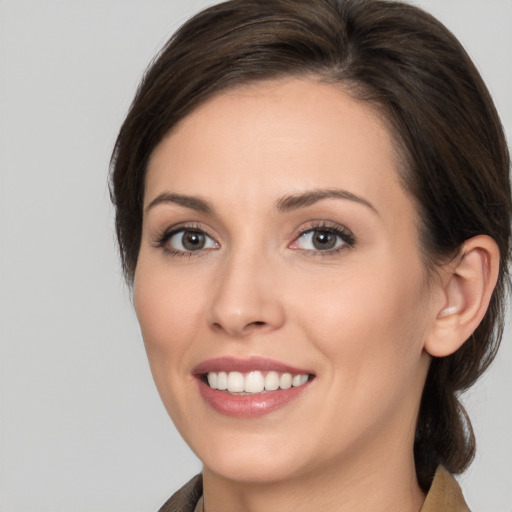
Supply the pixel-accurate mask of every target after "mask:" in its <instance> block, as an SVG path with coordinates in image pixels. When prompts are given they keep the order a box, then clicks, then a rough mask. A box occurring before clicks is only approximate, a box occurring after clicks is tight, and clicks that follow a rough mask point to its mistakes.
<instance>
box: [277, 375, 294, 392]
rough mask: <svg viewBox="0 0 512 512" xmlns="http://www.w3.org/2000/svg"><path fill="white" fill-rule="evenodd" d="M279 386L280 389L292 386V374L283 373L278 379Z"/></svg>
mask: <svg viewBox="0 0 512 512" xmlns="http://www.w3.org/2000/svg"><path fill="white" fill-rule="evenodd" d="M279 387H280V388H281V389H290V388H291V387H292V374H291V373H283V375H281V378H280V379H279Z"/></svg>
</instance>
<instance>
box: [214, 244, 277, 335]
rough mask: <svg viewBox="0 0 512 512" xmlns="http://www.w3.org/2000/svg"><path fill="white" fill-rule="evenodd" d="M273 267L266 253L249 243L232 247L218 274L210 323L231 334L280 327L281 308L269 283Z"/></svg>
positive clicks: (270, 282) (271, 278)
mask: <svg viewBox="0 0 512 512" xmlns="http://www.w3.org/2000/svg"><path fill="white" fill-rule="evenodd" d="M274 270H275V269H274V268H273V264H272V259H271V258H270V257H269V255H268V254H266V253H265V251H264V250H258V248H257V247H254V245H253V244H252V243H245V244H243V243H240V244H239V245H237V246H234V247H232V248H231V250H230V251H229V252H228V253H227V254H226V257H225V259H224V261H223V262H222V266H221V270H220V272H219V275H218V277H217V281H216V288H215V293H214V294H213V299H212V304H211V318H210V323H211V325H213V326H214V327H215V328H217V329H222V330H223V331H224V332H226V333H228V334H229V335H231V336H241V335H246V334H248V333H249V332H253V331H254V330H260V331H261V330H267V331H268V330H273V329H276V328H278V327H280V326H281V325H282V323H283V321H284V310H283V304H282V303H281V302H280V300H279V295H278V294H277V293H276V291H277V290H276V289H275V287H273V286H272V281H273V275H274Z"/></svg>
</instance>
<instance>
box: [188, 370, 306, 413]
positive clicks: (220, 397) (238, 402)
mask: <svg viewBox="0 0 512 512" xmlns="http://www.w3.org/2000/svg"><path fill="white" fill-rule="evenodd" d="M198 383H199V392H200V393H201V396H202V397H203V399H204V401H205V402H206V403H207V404H208V405H210V406H211V407H212V408H213V409H214V410H216V411H217V412H219V413H221V414H224V415H226V416H233V417H237V418H258V417H259V416H264V415H265V414H269V413H271V412H273V411H276V410H278V409H281V408H282V407H285V406H286V405H288V404H289V403H290V402H292V401H293V400H295V399H296V398H297V397H299V396H300V395H301V394H302V393H303V392H304V391H305V389H306V388H307V387H308V386H309V383H310V381H308V382H306V384H303V385H302V386H297V387H292V388H289V389H281V390H276V391H267V392H266V393H262V394H254V395H232V394H231V393H228V392H227V391H219V390H218V389H212V388H211V387H210V386H208V385H207V384H205V383H204V382H203V381H202V380H200V379H198Z"/></svg>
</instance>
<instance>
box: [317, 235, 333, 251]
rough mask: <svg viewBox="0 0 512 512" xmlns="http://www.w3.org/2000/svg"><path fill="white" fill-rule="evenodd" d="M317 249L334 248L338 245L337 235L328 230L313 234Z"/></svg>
mask: <svg viewBox="0 0 512 512" xmlns="http://www.w3.org/2000/svg"><path fill="white" fill-rule="evenodd" d="M313 245H314V246H315V249H321V250H326V249H332V248H333V247H334V246H335V245H336V236H335V235H333V234H332V233H329V232H328V231H317V232H316V233H315V234H314V235H313Z"/></svg>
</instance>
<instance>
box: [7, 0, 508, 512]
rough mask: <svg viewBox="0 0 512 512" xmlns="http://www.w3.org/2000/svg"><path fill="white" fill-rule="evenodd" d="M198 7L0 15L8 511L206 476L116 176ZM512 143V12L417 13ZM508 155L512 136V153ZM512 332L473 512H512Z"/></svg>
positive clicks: (126, 499)
mask: <svg viewBox="0 0 512 512" xmlns="http://www.w3.org/2000/svg"><path fill="white" fill-rule="evenodd" d="M208 3H212V2H207V1H204V0H202V1H201V0H194V1H190V0H187V1H172V0H167V1H162V0H124V1H122V0H103V1H102V0H88V1H87V0H68V1H65V0H3V1H0V230H1V231H0V235H1V237H0V244H1V249H0V336H1V346H0V350H1V360H0V509H1V510H2V511H4V512H61V511H62V512H64V511H65V512H70V511H71V512H82V511H83V512H100V511H109V512H116V511H123V512H126V511H144V510H146V511H151V510H156V509H157V508H158V506H159V505H160V504H161V503H162V502H163V501H164V500H165V499H166V498H167V497H168V496H169V494H170V493H171V491H173V490H174V489H176V488H177V487H178V486H180V485H181V484H183V483H184V482H185V481H186V480H187V479H188V478H189V477H191V476H192V475H193V474H195V473H196V472H197V471H198V470H199V468H200V465H199V463H198V461H197V460H196V459H195V458H194V457H193V456H192V455H191V453H190V451H189V450H188V448H187V447H186V446H185V445H184V443H183V442H182V441H181V439H180V438H179V436H178V434H177V433H176V432H175V430H174V428H173V427H172V425H171V423H170V420H169V419H168V418H167V415H166V413H165V412H164V409H163V407H162V406H161V404H160V401H159V398H158V396H157V393H156V390H155V388H154V385H153V383H152V380H151V376H150V373H149V370H148V365H147V362H146V359H145V354H144V351H143V346H142V342H141V339H140V334H139V331H138V327H137V323H136V320H135V318H134V314H133V311H132V307H131V304H130V300H129V296H128V293H127V291H126V289H125V288H124V286H123V282H122V278H121V274H120V270H119V265H118V261H117V255H116V253H115V250H114V234H113V229H112V209H111V207H110V205H109V199H108V191H107V186H106V176H107V166H108V161H109V156H110V152H111V149H112V145H113V143H114V140H115V137H116V133H117V130H118V128H119V126H120V124H121V122H122V120H123V116H124V115H125V113H126V111H127V108H128V105H129V102H130V101H131V98H132V96H133V94H134V91H135V88H136V85H137V83H138V80H139V78H140V76H141V74H142V72H143V70H144V68H145V66H146V65H147V63H148V62H149V60H150V59H151V57H152V56H153V55H154V54H155V52H156V51H157V50H158V49H159V48H160V47H161V46H162V44H163V43H164V42H165V41H166V40H167V38H168V37H169V36H170V34H171V33H172V32H173V31H174V30H175V29H176V28H177V26H179V25H180V24H181V23H182V22H183V21H184V19H186V18H187V17H188V16H190V15H191V14H192V13H193V12H195V11H197V10H198V9H199V8H201V7H203V6H205V5H207V4H208ZM417 3H418V4H419V5H421V6H424V7H425V8H427V10H430V11H431V12H432V13H434V14H435V15H437V16H438V17H439V18H440V19H441V20H442V21H444V22H445V23H446V24H447V26H449V27H450V28H451V29H452V30H453V31H454V32H455V34H456V35H457V36H459V38H460V39H461V40H462V42H463V43H464V45H465V46H466V48H468V50H469V51H470V53H471V55H472V56H473V58H474V59H475V61H476V62H477V64H478V66H479V68H480V70H481V72H482V74H483V76H484V78H485V79H486V80H487V82H488V85H489V87H490V89H491V92H492V93H493V95H494V97H495V100H496V103H497V106H498V110H499V111H500V112H501V115H502V119H503V122H504V124H505V127H506V129H507V131H508V133H509V135H510V134H512V95H511V91H512V71H511V62H512V1H511V0H490V1H484V0H421V1H418V2H417ZM509 139H510V137H509ZM511 324H512V322H509V324H508V328H507V334H506V336H505V340H504V344H503V348H502V351H501V355H500V357H499V358H498V360H497V361H496V363H495V365H494V367H493V368H492V370H491V371H490V372H489V373H488V375H487V376H486V377H485V378H484V379H483V380H482V381H481V383H480V384H479V385H478V386H477V387H476V388H475V389H474V390H472V391H471V393H470V394H469V397H468V398H467V399H466V402H467V403H468V405H469V410H470V414H471V417H472V418H473V420H474V426H475V430H476V434H477V438H478V442H479V451H478V456H477V458H476V461H475V463H474V464H473V466H472V467H471V469H470V470H469V471H468V472H467V474H466V475H464V476H463V477H462V478H461V482H462V485H463V488H464V491H465V494H466V496H467V500H468V501H469V503H470V505H471V506H472V507H473V508H474V509H475V510H476V511H481V512H511V511H512V504H511V502H512V500H511V495H512V493H511V488H512V471H511V469H510V466H511V463H512V398H511V394H512V393H511V392H512V371H511V370H512V346H511V345H512V325H511Z"/></svg>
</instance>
